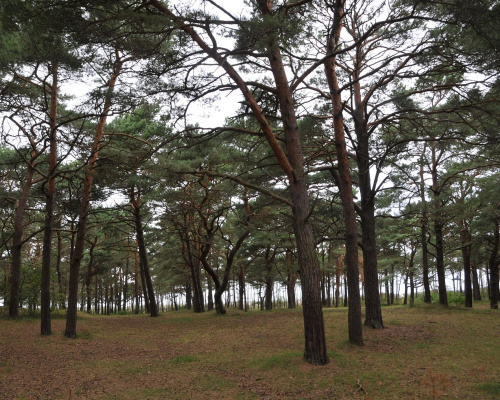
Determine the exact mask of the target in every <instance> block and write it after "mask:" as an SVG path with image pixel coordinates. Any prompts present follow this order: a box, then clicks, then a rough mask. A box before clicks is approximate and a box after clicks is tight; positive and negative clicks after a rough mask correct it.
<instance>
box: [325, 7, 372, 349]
mask: <svg viewBox="0 0 500 400" xmlns="http://www.w3.org/2000/svg"><path fill="white" fill-rule="evenodd" d="M343 19H344V0H339V1H337V2H336V3H335V17H334V21H333V27H332V29H331V31H330V34H329V36H328V43H327V52H328V54H330V53H333V52H334V51H335V50H336V48H337V46H338V45H339V41H340V32H341V30H342V23H343V22H342V21H343ZM335 60H336V58H335V57H330V58H328V59H327V60H326V61H325V74H326V78H327V81H328V86H329V89H330V96H331V99H332V109H333V128H334V135H335V149H336V153H337V160H338V161H337V162H338V170H339V172H338V178H337V179H336V180H337V181H338V186H339V188H340V195H341V200H342V210H343V212H344V221H345V229H346V254H345V263H346V266H347V284H348V286H349V298H348V300H349V311H348V330H349V341H350V342H351V343H353V344H356V345H359V346H361V345H362V344H363V328H362V325H361V298H360V294H359V265H358V230H357V225H356V214H355V210H354V198H353V192H352V181H351V176H350V172H349V159H348V156H347V145H346V140H345V132H344V119H343V115H342V110H343V104H342V98H341V93H340V89H339V84H338V79H337V72H336V66H335ZM333 173H334V171H333V170H332V174H333ZM334 176H335V175H334ZM346 299H347V298H346ZM344 302H345V303H347V302H346V300H344Z"/></svg>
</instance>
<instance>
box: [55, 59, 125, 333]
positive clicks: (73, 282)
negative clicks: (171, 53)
mask: <svg viewBox="0 0 500 400" xmlns="http://www.w3.org/2000/svg"><path fill="white" fill-rule="evenodd" d="M116 56H117V58H116V60H115V62H114V68H113V73H112V74H111V77H110V79H109V81H108V84H107V86H108V91H107V93H106V98H105V101H104V107H103V111H102V114H101V117H100V118H99V122H98V124H97V129H96V132H95V135H94V141H93V143H92V148H91V151H90V157H89V160H88V165H87V170H86V172H85V180H84V183H83V191H82V200H81V204H80V211H79V214H78V225H77V233H76V240H75V248H74V250H73V254H72V257H71V261H70V274H69V288H68V290H69V293H68V310H67V313H66V330H65V332H64V335H65V336H66V337H68V338H74V337H76V316H77V302H78V297H77V296H78V279H79V274H80V264H81V260H82V258H83V252H84V250H85V234H86V231H87V219H88V214H89V209H90V194H91V191H92V183H93V181H94V175H95V173H96V168H97V159H98V154H99V149H100V147H101V140H102V138H103V136H104V127H105V126H106V121H107V117H108V114H109V111H110V109H111V100H112V99H111V97H112V93H113V90H114V87H115V84H116V81H117V79H118V76H119V74H120V72H121V68H122V61H121V60H120V58H119V57H118V52H116Z"/></svg>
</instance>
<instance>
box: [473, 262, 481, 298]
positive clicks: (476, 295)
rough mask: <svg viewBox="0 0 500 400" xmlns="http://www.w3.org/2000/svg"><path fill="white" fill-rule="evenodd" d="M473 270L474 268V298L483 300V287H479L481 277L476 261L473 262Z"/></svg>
mask: <svg viewBox="0 0 500 400" xmlns="http://www.w3.org/2000/svg"><path fill="white" fill-rule="evenodd" d="M471 270H472V293H473V299H474V300H475V301H480V300H481V288H480V287H479V278H478V273H477V267H476V265H475V264H474V263H472V262H471Z"/></svg>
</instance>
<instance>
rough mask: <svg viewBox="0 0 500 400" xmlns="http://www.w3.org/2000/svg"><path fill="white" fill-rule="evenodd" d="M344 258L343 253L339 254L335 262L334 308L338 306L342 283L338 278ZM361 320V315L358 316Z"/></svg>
mask: <svg viewBox="0 0 500 400" xmlns="http://www.w3.org/2000/svg"><path fill="white" fill-rule="evenodd" d="M343 259H344V255H343V254H341V255H340V256H339V261H338V263H337V270H336V273H335V308H338V307H339V298H340V285H342V282H341V280H340V275H341V273H342V262H343ZM360 321H361V317H360Z"/></svg>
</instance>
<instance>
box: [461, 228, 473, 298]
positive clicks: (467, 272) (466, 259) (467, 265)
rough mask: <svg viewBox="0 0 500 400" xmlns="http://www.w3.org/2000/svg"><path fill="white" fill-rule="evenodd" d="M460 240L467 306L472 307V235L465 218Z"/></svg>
mask: <svg viewBox="0 0 500 400" xmlns="http://www.w3.org/2000/svg"><path fill="white" fill-rule="evenodd" d="M460 225H461V226H462V229H461V230H460V241H461V242H462V261H463V264H464V285H465V290H464V292H465V307H468V308H470V307H472V279H471V250H472V246H471V244H470V243H471V237H470V232H469V229H468V227H467V225H466V223H465V221H464V220H461V221H460Z"/></svg>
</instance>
